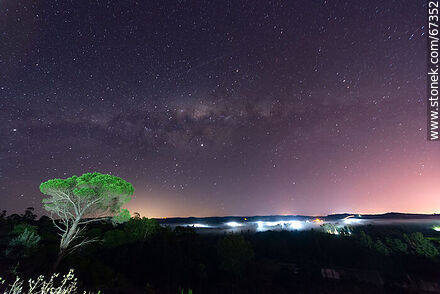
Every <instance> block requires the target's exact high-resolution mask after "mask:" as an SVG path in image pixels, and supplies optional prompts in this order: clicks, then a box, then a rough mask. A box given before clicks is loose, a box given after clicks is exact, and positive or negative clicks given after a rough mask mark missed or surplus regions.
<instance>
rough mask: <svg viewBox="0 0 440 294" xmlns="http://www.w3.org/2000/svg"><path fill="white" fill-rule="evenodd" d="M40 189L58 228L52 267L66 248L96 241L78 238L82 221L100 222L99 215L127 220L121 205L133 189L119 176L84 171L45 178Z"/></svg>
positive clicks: (82, 226) (81, 231)
mask: <svg viewBox="0 0 440 294" xmlns="http://www.w3.org/2000/svg"><path fill="white" fill-rule="evenodd" d="M40 191H41V193H43V194H45V195H47V196H50V197H48V198H45V199H43V204H44V208H45V209H46V210H47V211H48V212H49V213H50V217H51V218H52V220H53V224H54V225H55V226H56V227H57V228H58V229H59V230H60V231H61V234H60V235H61V242H60V254H59V257H58V260H57V262H56V263H55V266H54V267H55V268H56V266H57V265H58V263H59V261H60V260H61V258H62V257H63V256H64V254H65V253H66V252H67V250H69V251H72V250H74V249H75V248H78V247H80V246H83V245H85V244H87V243H90V242H93V241H96V240H94V239H83V238H80V237H81V236H82V233H83V231H84V230H85V226H86V224H88V223H91V222H95V221H100V220H102V217H105V218H110V217H112V222H113V223H114V224H119V223H123V222H126V221H128V220H129V219H130V213H129V211H128V210H127V209H121V207H122V205H124V204H125V203H127V202H128V201H129V200H130V196H131V195H132V194H133V192H134V188H133V185H132V184H130V183H129V182H127V181H125V180H123V179H121V178H119V177H115V176H112V175H108V174H101V173H97V172H94V173H85V174H83V175H82V176H79V177H78V176H72V177H70V178H67V179H52V180H48V181H46V182H43V183H41V185H40ZM55 216H57V217H58V218H56V217H55ZM79 239H82V240H79ZM75 241H76V242H75Z"/></svg>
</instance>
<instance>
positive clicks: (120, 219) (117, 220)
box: [112, 209, 130, 225]
mask: <svg viewBox="0 0 440 294" xmlns="http://www.w3.org/2000/svg"><path fill="white" fill-rule="evenodd" d="M129 220H130V212H129V211H128V209H122V210H121V212H119V213H118V214H117V215H115V216H114V217H113V218H112V223H113V225H118V224H122V223H125V222H128V221H129Z"/></svg>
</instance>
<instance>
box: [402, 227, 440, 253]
mask: <svg viewBox="0 0 440 294" xmlns="http://www.w3.org/2000/svg"><path fill="white" fill-rule="evenodd" d="M403 239H404V240H405V242H406V243H407V244H408V247H409V249H410V252H411V253H413V254H417V255H421V256H425V257H435V256H438V255H439V252H438V250H437V248H436V247H435V246H434V244H432V242H431V241H430V240H429V239H427V238H425V237H424V236H423V234H422V233H420V232H413V233H410V234H403Z"/></svg>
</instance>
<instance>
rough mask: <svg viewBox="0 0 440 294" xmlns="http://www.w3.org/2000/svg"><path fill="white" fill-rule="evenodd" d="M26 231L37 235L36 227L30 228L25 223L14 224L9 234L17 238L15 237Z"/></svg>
mask: <svg viewBox="0 0 440 294" xmlns="http://www.w3.org/2000/svg"><path fill="white" fill-rule="evenodd" d="M26 230H27V231H30V232H33V233H37V226H31V225H28V224H26V223H20V224H16V225H14V228H13V229H12V231H11V232H10V233H9V234H10V235H15V236H17V235H20V234H22V233H23V232H24V231H26Z"/></svg>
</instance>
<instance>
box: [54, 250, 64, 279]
mask: <svg viewBox="0 0 440 294" xmlns="http://www.w3.org/2000/svg"><path fill="white" fill-rule="evenodd" d="M65 254H66V251H65V250H63V249H60V252H59V253H58V257H57V260H56V261H55V263H54V264H53V269H52V270H53V272H54V273H56V271H57V269H58V266H59V265H60V263H61V260H62V259H63V258H64V255H65Z"/></svg>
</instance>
